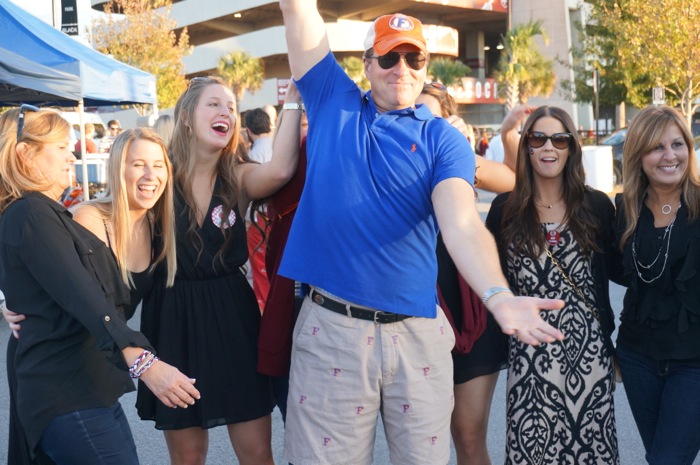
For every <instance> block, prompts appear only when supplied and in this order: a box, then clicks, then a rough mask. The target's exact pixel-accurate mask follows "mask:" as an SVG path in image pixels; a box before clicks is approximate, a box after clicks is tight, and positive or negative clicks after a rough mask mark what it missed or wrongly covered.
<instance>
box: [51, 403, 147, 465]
mask: <svg viewBox="0 0 700 465" xmlns="http://www.w3.org/2000/svg"><path fill="white" fill-rule="evenodd" d="M39 447H40V448H41V450H43V451H44V453H45V454H46V455H48V456H49V457H51V459H53V461H54V462H56V464H57V465H63V464H65V465H138V464H139V457H138V455H137V454H136V444H134V437H133V436H132V435H131V428H129V423H128V421H127V419H126V415H124V411H123V410H122V406H121V405H120V404H119V402H117V403H115V404H114V405H112V406H111V407H109V408H91V409H86V410H79V411H76V412H70V413H66V414H64V415H59V416H57V417H56V418H54V419H53V420H52V421H51V423H49V426H48V427H47V428H46V429H45V430H44V434H43V435H42V436H41V441H40V442H39Z"/></svg>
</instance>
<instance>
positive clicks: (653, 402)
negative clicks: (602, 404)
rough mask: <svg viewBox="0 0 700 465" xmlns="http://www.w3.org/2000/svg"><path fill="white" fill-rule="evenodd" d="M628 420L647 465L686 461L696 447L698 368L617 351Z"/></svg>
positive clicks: (699, 433)
mask: <svg viewBox="0 0 700 465" xmlns="http://www.w3.org/2000/svg"><path fill="white" fill-rule="evenodd" d="M617 356H618V359H619V361H620V368H621V370H622V380H623V383H624V386H625V391H626V393H627V400H628V401H629V404H630V408H631V410H632V415H633V416H634V421H635V423H636V424H637V429H638V430H639V434H640V436H641V437H642V443H644V449H645V452H646V459H647V462H649V463H650V464H651V465H686V464H687V465H692V463H693V461H694V460H695V457H696V456H697V455H698V450H700V368H698V367H690V366H685V365H683V364H682V363H680V362H677V361H670V362H669V361H666V362H659V361H656V360H653V359H651V358H649V357H645V356H643V355H641V354H639V353H637V352H634V351H631V350H626V349H624V348H618V349H617Z"/></svg>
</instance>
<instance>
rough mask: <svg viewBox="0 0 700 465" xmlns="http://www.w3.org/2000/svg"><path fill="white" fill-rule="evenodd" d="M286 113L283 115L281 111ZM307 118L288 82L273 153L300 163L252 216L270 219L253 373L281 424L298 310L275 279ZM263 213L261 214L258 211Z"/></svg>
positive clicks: (298, 185) (302, 175)
mask: <svg viewBox="0 0 700 465" xmlns="http://www.w3.org/2000/svg"><path fill="white" fill-rule="evenodd" d="M285 107H286V109H285ZM305 115H306V113H305V112H304V107H303V105H302V103H301V96H300V95H299V91H298V90H297V88H296V85H295V84H294V81H293V80H290V83H289V86H288V87H287V93H286V94H285V98H284V105H283V107H282V110H281V111H280V116H279V120H278V121H277V130H276V133H275V136H274V149H273V150H274V152H275V153H278V152H280V151H288V150H292V151H294V152H298V153H299V155H298V157H299V163H298V164H297V170H296V172H295V173H294V177H292V179H291V180H290V181H289V182H288V183H287V184H285V185H284V186H283V187H282V188H281V189H280V190H278V191H277V192H275V193H274V194H273V195H272V196H271V197H270V198H268V199H265V200H264V201H263V202H262V205H259V206H258V205H256V203H253V206H252V207H251V208H252V209H253V210H254V211H264V212H265V213H266V215H267V216H268V217H269V218H270V224H269V227H268V229H267V230H266V233H267V238H266V239H267V240H266V244H267V247H266V249H265V254H266V255H265V265H266V269H267V271H268V277H269V280H270V292H269V293H268V295H267V301H266V302H265V307H264V312H263V315H262V319H261V321H260V335H259V337H258V371H259V372H260V373H263V374H266V375H268V376H270V377H271V379H272V388H273V390H274V393H275V400H276V403H277V406H278V407H279V410H280V413H281V414H282V419H283V420H284V421H286V418H287V394H288V391H289V364H290V359H291V353H292V329H293V326H294V321H295V319H296V314H297V313H298V310H299V306H300V299H299V298H297V292H296V286H295V282H294V280H291V279H288V278H285V277H284V276H282V275H280V274H278V273H277V271H278V269H279V265H280V262H281V261H282V254H283V252H284V247H285V245H286V242H287V237H288V235H289V229H290V228H291V226H292V221H293V220H294V214H295V213H296V208H297V205H298V204H299V198H300V197H301V192H302V189H303V188H304V180H305V179H306V130H305V127H304V124H305V120H306V116H305ZM263 207H264V208H263Z"/></svg>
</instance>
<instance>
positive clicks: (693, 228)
mask: <svg viewBox="0 0 700 465" xmlns="http://www.w3.org/2000/svg"><path fill="white" fill-rule="evenodd" d="M622 153H623V155H622V157H623V158H622V166H623V169H624V176H623V178H624V189H623V193H622V194H621V195H618V198H617V199H616V200H617V207H618V227H617V238H618V239H619V249H620V250H621V251H622V253H623V260H622V264H623V272H622V276H621V277H620V279H619V282H620V284H623V285H626V286H628V287H627V292H626V294H625V298H624V307H623V309H622V316H621V317H620V320H621V323H620V330H619V332H618V336H617V355H618V358H619V361H620V368H621V371H622V380H623V383H624V385H625V392H626V393H627V400H628V401H629V404H630V409H631V410H632V415H633V416H634V421H635V422H636V424H637V429H638V430H639V434H640V436H641V437H642V443H643V444H644V450H645V453H646V459H647V462H648V463H650V464H652V465H680V464H690V463H693V462H694V461H695V458H696V457H697V455H698V449H699V448H700V397H698V396H697V393H698V392H700V305H698V302H699V301H700V273H699V272H698V271H699V268H700V240H699V238H700V180H698V173H697V167H696V163H697V160H696V156H695V151H694V150H693V137H692V135H691V133H690V131H689V130H688V125H687V122H686V120H685V117H683V116H682V115H681V114H680V113H679V112H678V111H677V110H675V109H673V108H670V107H667V106H663V105H662V106H653V107H647V108H644V109H642V110H641V111H640V112H639V113H638V114H637V115H636V116H635V117H634V119H633V120H632V123H631V124H630V126H629V129H628V132H627V138H626V141H625V146H624V148H623V152H622Z"/></svg>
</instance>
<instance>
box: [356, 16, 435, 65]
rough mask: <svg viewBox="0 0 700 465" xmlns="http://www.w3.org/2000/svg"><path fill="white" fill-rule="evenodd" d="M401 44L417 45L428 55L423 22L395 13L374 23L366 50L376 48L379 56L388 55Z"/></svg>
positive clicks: (369, 33)
mask: <svg viewBox="0 0 700 465" xmlns="http://www.w3.org/2000/svg"><path fill="white" fill-rule="evenodd" d="M401 44H411V45H415V46H416V47H418V48H419V49H421V50H422V51H423V52H424V53H428V46H427V44H426V42H425V37H423V25H422V24H421V22H420V21H418V20H417V19H416V18H412V17H410V16H406V15H402V14H401V13H395V14H393V15H384V16H380V17H379V18H377V19H376V20H375V21H374V24H372V26H371V27H370V28H369V32H368V33H367V38H366V39H365V50H369V49H370V48H374V51H375V52H376V53H377V55H386V54H387V53H389V52H390V51H391V49H393V48H394V47H396V46H397V45H401Z"/></svg>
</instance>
